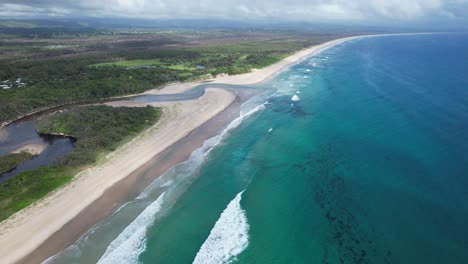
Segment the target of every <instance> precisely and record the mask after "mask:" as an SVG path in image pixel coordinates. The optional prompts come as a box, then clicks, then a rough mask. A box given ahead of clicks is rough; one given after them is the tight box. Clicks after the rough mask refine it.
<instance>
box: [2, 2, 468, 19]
mask: <svg viewBox="0 0 468 264" xmlns="http://www.w3.org/2000/svg"><path fill="white" fill-rule="evenodd" d="M467 9H468V0H355V1H351V0H328V1H326V0H198V1H188V0H61V1H54V0H0V14H2V15H10V16H25V15H34V14H36V15H37V14H38V15H85V16H120V17H137V18H156V19H157V18H230V19H239V20H246V19H284V20H299V21H300V20H304V21H317V20H321V21H323V20H326V21H363V20H364V21H365V20H370V21H372V20H386V21H392V20H397V21H411V20H418V19H425V18H430V17H434V16H435V17H444V18H446V19H451V17H452V19H453V17H460V16H462V17H463V18H465V16H468V14H463V13H462V12H461V11H460V10H467Z"/></svg>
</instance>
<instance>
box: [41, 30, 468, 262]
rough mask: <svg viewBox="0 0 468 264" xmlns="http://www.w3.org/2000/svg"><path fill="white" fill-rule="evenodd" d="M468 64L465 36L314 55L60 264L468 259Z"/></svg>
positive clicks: (368, 41)
mask: <svg viewBox="0 0 468 264" xmlns="http://www.w3.org/2000/svg"><path fill="white" fill-rule="evenodd" d="M467 62H468V35H467V34H455V33H454V34H432V35H404V36H383V37H370V38H363V39H358V40H352V41H348V42H345V43H343V44H340V45H337V46H334V47H332V48H329V49H327V50H325V51H323V52H321V53H320V54H315V55H314V56H312V57H310V58H307V59H306V60H304V61H302V62H300V63H298V64H297V65H294V66H292V67H291V68H289V69H288V70H286V71H284V72H282V73H280V74H278V75H277V76H275V77H274V78H272V79H270V80H268V81H266V82H264V83H261V84H259V86H261V87H262V88H266V89H265V91H267V92H265V93H262V94H261V95H258V96H256V97H254V98H252V99H251V100H250V101H249V102H247V103H246V104H245V105H244V106H243V108H242V111H241V117H240V118H238V119H236V120H235V121H233V122H232V123H231V124H230V125H229V127H228V128H226V129H225V130H224V131H223V132H222V133H221V134H220V135H218V136H216V137H214V138H212V139H210V140H208V141H206V142H205V144H204V146H203V147H202V148H200V149H198V150H197V151H195V152H194V153H192V156H191V158H190V159H189V160H188V161H186V162H184V163H181V164H179V165H177V166H175V167H174V168H172V169H171V170H170V171H168V172H167V173H166V174H164V175H163V176H162V177H159V178H158V179H156V180H155V182H153V183H152V184H151V185H150V186H149V187H148V188H147V189H146V190H145V191H144V192H143V193H142V194H141V195H139V196H138V197H137V198H136V199H132V200H130V201H128V202H127V203H125V204H124V205H122V206H121V207H120V208H119V210H118V211H117V212H115V213H114V214H112V215H111V216H110V217H108V218H106V219H105V220H104V221H102V222H100V223H99V224H98V225H96V227H94V228H93V229H92V230H91V231H90V232H88V233H87V234H85V235H84V236H83V237H82V238H81V239H80V240H78V241H77V242H76V243H75V244H73V245H72V246H71V247H69V248H67V249H66V250H64V251H63V252H62V253H60V254H59V255H57V256H55V257H53V258H51V259H49V260H48V261H47V263H96V262H98V263H145V264H146V263H204V264H205V263H206V264H208V263H269V264H270V263H330V264H334V263H413V264H414V263H425V264H427V263H468V224H467V223H468V202H467V201H468V154H467V153H468V64H467Z"/></svg>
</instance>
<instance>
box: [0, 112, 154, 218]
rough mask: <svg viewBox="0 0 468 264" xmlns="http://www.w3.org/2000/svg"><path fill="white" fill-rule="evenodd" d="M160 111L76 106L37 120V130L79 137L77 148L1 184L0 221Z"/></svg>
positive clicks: (59, 183) (62, 181)
mask: <svg viewBox="0 0 468 264" xmlns="http://www.w3.org/2000/svg"><path fill="white" fill-rule="evenodd" d="M160 116H161V110H160V109H159V108H154V107H150V106H147V107H141V108H137V107H135V108H130V107H117V108H114V107H110V106H104V105H99V106H86V107H75V108H72V109H70V110H67V111H63V112H59V113H55V114H52V115H49V116H46V117H44V118H42V119H40V120H39V121H38V131H39V132H40V133H45V134H64V135H67V136H71V137H74V138H75V139H76V142H75V148H74V150H73V151H72V152H71V153H69V154H68V155H66V156H64V157H61V158H60V159H58V160H57V161H56V162H55V164H54V165H53V166H49V167H42V168H39V169H35V170H31V171H26V172H23V173H20V174H18V175H16V176H15V177H13V178H11V179H9V180H8V181H6V182H4V183H2V184H0V221H1V220H4V219H6V218H7V217H8V216H10V215H12V214H13V213H15V212H17V211H18V210H20V209H22V208H24V207H26V206H28V205H29V204H31V203H33V202H34V201H37V200H38V199H40V198H42V197H43V196H45V195H46V194H47V193H49V192H50V191H52V190H54V189H56V188H58V187H59V186H62V185H63V184H65V183H67V182H68V181H70V180H71V179H72V178H73V175H75V174H76V173H77V172H78V171H79V170H80V169H81V168H83V166H87V165H90V164H92V163H94V162H96V161H97V159H98V156H99V154H101V153H106V152H108V151H112V150H115V148H116V147H118V146H119V145H120V144H122V142H123V141H125V140H126V139H128V138H130V137H131V136H133V135H135V134H137V133H139V132H141V131H143V130H144V129H145V128H147V127H149V126H151V125H153V124H155V123H156V122H157V121H158V120H159V118H160Z"/></svg>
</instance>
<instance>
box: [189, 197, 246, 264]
mask: <svg viewBox="0 0 468 264" xmlns="http://www.w3.org/2000/svg"><path fill="white" fill-rule="evenodd" d="M243 192H244V191H242V192H240V193H238V194H237V195H236V197H235V198H234V199H233V200H232V201H231V202H230V203H229V204H228V206H227V207H226V209H224V211H223V212H222V213H221V216H220V217H219V219H218V221H216V223H215V225H214V227H213V229H211V232H210V235H209V236H208V238H207V239H206V240H205V242H204V243H203V245H202V246H201V248H200V250H199V251H198V253H197V255H196V256H195V260H194V261H193V263H194V264H220V263H231V262H233V261H235V260H236V258H237V256H238V255H239V254H240V253H242V252H243V251H244V250H245V249H246V248H247V246H248V245H249V228H250V227H249V224H248V223H247V217H246V215H245V211H244V209H242V207H241V204H240V202H241V198H242V193H243Z"/></svg>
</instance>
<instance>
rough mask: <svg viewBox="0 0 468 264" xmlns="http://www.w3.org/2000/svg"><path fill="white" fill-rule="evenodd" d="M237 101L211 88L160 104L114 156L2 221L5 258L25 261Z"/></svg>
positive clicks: (1, 250) (0, 241)
mask: <svg viewBox="0 0 468 264" xmlns="http://www.w3.org/2000/svg"><path fill="white" fill-rule="evenodd" d="M234 99H235V95H234V94H233V93H231V92H229V91H227V90H224V89H207V91H206V93H205V94H204V95H203V96H202V97H200V98H199V99H197V100H193V101H184V102H177V103H171V104H169V103H160V104H154V105H160V106H164V115H163V118H162V120H161V121H160V122H158V124H156V125H155V126H154V127H152V128H150V129H149V130H148V131H146V132H145V133H143V134H142V135H141V136H139V137H137V138H136V139H134V140H132V141H131V142H129V143H127V144H125V145H124V146H123V147H121V148H119V149H118V150H117V151H115V152H113V153H111V154H110V155H108V157H107V160H106V161H104V162H101V164H100V165H97V166H95V167H92V168H90V169H87V170H85V171H83V172H81V173H80V174H79V175H77V176H76V179H75V180H74V181H72V182H71V183H70V184H68V185H66V186H65V187H63V188H61V189H59V190H57V191H55V192H53V193H52V194H50V195H48V196H47V197H46V198H45V199H43V200H41V201H40V202H38V203H36V204H34V205H33V206H30V207H28V208H26V209H24V210H22V211H20V212H18V213H17V214H15V215H14V216H13V217H11V218H9V219H7V220H6V221H4V222H2V223H1V224H0V256H1V262H2V263H15V262H17V261H20V260H21V259H22V258H24V257H25V256H27V255H28V254H29V253H31V252H32V251H33V250H35V249H36V248H37V247H38V246H39V245H41V244H42V243H44V242H45V241H46V240H47V239H48V238H49V237H50V236H51V235H52V234H54V233H55V232H57V231H58V230H59V229H60V228H61V227H63V226H64V225H65V224H66V223H67V222H69V221H70V219H73V218H74V217H76V216H77V215H78V214H79V213H80V212H81V211H82V210H83V209H85V208H86V207H87V206H88V205H89V204H91V203H92V202H93V201H95V200H96V199H98V198H99V197H100V196H101V195H102V194H103V193H104V191H105V190H106V189H108V188H109V187H111V186H112V185H114V184H115V183H117V182H118V181H120V180H121V179H123V178H125V177H126V176H127V175H129V174H131V173H132V172H133V171H135V170H136V169H138V168H139V167H140V166H142V165H143V164H145V163H146V162H147V161H149V160H150V159H151V158H153V157H154V156H155V155H156V154H158V153H160V152H161V151H163V150H164V149H166V148H168V147H170V146H171V145H172V144H174V143H175V142H177V141H178V140H180V139H182V138H184V137H185V136H187V135H188V134H189V133H190V132H191V131H193V130H194V129H195V128H197V127H199V126H200V125H202V124H203V123H205V122H206V121H207V120H209V119H211V118H212V117H214V116H215V115H217V114H218V113H220V112H221V111H223V110H224V109H225V108H226V107H228V106H229V105H230V104H231V103H232V102H233V101H234Z"/></svg>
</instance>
